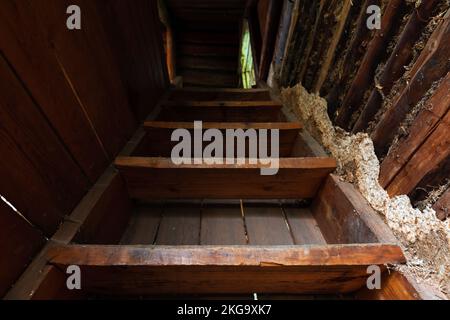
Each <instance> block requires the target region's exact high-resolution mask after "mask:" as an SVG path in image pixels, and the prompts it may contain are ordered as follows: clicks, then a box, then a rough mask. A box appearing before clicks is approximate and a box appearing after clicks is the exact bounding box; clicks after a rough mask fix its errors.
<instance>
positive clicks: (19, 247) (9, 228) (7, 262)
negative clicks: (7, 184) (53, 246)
mask: <svg viewBox="0 0 450 320" xmlns="http://www.w3.org/2000/svg"><path fill="white" fill-rule="evenodd" d="M44 243H45V238H44V236H43V235H42V233H41V232H40V231H39V230H38V229H36V228H34V227H33V226H31V225H30V224H29V223H28V222H27V221H26V220H25V219H24V218H23V217H21V216H19V214H18V213H16V212H14V211H13V210H12V209H11V208H10V207H9V206H8V205H7V204H6V203H5V202H3V201H2V200H1V199H0V298H1V297H3V295H4V294H5V293H6V291H7V290H8V289H9V288H10V287H11V285H12V284H13V283H14V282H15V281H16V280H17V278H18V277H19V276H20V274H21V273H22V272H23V271H24V270H25V268H26V266H27V264H28V263H29V262H31V259H32V258H33V256H34V255H35V254H36V253H37V252H38V250H39V249H40V248H41V247H42V246H43V245H44Z"/></svg>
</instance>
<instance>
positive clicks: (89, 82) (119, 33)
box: [0, 0, 168, 296]
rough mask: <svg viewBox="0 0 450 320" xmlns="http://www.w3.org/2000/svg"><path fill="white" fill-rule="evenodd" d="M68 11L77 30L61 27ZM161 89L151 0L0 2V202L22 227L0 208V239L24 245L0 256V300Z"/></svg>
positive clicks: (164, 81) (160, 52)
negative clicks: (76, 11)
mask: <svg viewBox="0 0 450 320" xmlns="http://www.w3.org/2000/svg"><path fill="white" fill-rule="evenodd" d="M72 4H76V5H79V6H80V8H81V12H82V15H81V18H82V29H81V30H68V29H67V28H66V19H67V17H68V15H67V14H66V9H67V7H68V6H69V5H72ZM167 85H168V80H167V71H166V69H165V62H164V61H163V48H162V40H161V32H160V22H159V19H158V10H157V7H156V1H147V0H134V1H121V0H111V1H105V0H95V1H92V0H73V1H72V0H71V1H66V0H2V1H1V2H0V87H1V90H0V155H1V165H0V177H1V179H0V195H2V196H4V197H5V198H6V199H8V201H10V202H11V203H12V204H13V205H14V206H15V207H16V208H17V209H18V210H19V211H20V213H21V214H22V215H23V217H25V218H26V219H27V220H28V222H27V221H25V219H24V218H23V217H21V216H20V215H18V214H17V213H15V212H14V211H13V210H10V209H9V208H5V209H1V210H0V220H2V223H1V224H0V228H1V230H0V234H1V235H2V237H3V236H4V237H9V236H11V237H13V241H14V243H19V244H21V245H23V246H24V247H23V248H24V249H23V250H22V249H21V251H20V252H19V253H18V254H16V253H15V252H14V254H11V250H0V261H2V265H1V266H0V269H1V270H3V269H7V270H13V271H12V272H13V274H11V275H10V276H9V277H0V296H2V294H3V293H4V290H5V289H6V288H8V287H9V286H10V285H11V284H12V283H13V281H14V280H16V278H17V276H18V275H20V273H21V271H23V269H24V268H25V267H26V263H27V261H29V260H30V257H31V256H32V255H33V254H34V253H36V250H38V249H39V248H40V246H41V244H43V241H42V240H43V239H44V236H46V237H51V236H52V235H53V234H54V232H55V231H56V230H57V228H58V226H59V225H60V223H61V222H62V221H63V220H64V217H65V216H66V215H68V214H70V213H71V211H72V210H73V209H74V208H75V206H76V205H77V204H78V203H79V201H80V200H81V198H82V197H83V196H84V195H85V194H86V193H87V191H88V190H89V189H90V188H91V187H92V185H93V184H94V183H95V182H96V181H97V179H98V178H99V177H100V175H101V174H102V173H103V172H104V171H105V169H106V168H107V166H108V165H109V164H110V163H111V162H112V160H113V159H114V158H115V156H116V155H117V153H118V152H119V151H120V150H121V148H122V147H123V146H124V145H125V143H126V142H127V141H128V139H129V138H130V137H131V136H132V134H133V133H134V131H135V130H136V128H137V125H138V123H139V122H140V120H142V119H143V118H145V116H146V115H147V114H148V113H149V112H150V111H151V110H152V108H153V106H154V105H155V103H156V101H157V100H158V99H159V97H160V95H161V94H162V93H163V91H164V90H165V88H166V87H167ZM1 203H2V202H1V201H0V205H1ZM1 206H3V205H1ZM3 221H5V223H3ZM16 225H17V227H16ZM5 230H6V232H5ZM9 231H11V232H9ZM13 231H14V232H13ZM37 240H39V241H37ZM7 241H8V240H7V239H6V238H5V239H3V238H2V242H7ZM31 242H32V243H31ZM27 246H28V247H27ZM18 247H20V246H19V245H18ZM2 248H3V247H2ZM5 263H6V265H5ZM2 273H3V271H2Z"/></svg>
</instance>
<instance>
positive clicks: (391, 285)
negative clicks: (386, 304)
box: [355, 270, 436, 300]
mask: <svg viewBox="0 0 450 320" xmlns="http://www.w3.org/2000/svg"><path fill="white" fill-rule="evenodd" d="M355 296H356V299H357V300H422V299H423V300H430V299H433V298H432V297H431V296H430V294H429V293H428V292H426V291H425V290H424V289H423V288H421V287H419V286H418V285H417V283H415V281H414V280H413V279H411V277H410V276H405V275H403V274H401V273H400V272H398V271H395V270H391V271H390V272H389V273H385V274H384V276H383V278H382V280H381V289H380V290H369V289H367V288H362V289H361V290H359V291H358V292H357V293H356V295H355ZM434 299H436V297H434Z"/></svg>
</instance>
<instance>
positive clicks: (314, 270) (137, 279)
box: [47, 244, 405, 295]
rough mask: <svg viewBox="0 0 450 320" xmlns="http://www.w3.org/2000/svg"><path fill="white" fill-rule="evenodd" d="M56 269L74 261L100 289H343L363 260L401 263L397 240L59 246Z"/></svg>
mask: <svg viewBox="0 0 450 320" xmlns="http://www.w3.org/2000/svg"><path fill="white" fill-rule="evenodd" d="M47 256H48V259H49V261H50V263H51V264H53V265H55V266H57V267H58V268H65V267H66V266H68V265H78V266H80V267H81V269H82V272H83V275H84V284H85V285H84V290H86V291H87V292H95V293H102V294H122V295H123V294H129V295H145V294H152V293H153V294H155V293H156V294H165V293H167V294H192V293H198V294H203V293H214V294H228V293H233V294H234V293H254V292H258V293H283V294H286V293H287V294H290V293H348V292H354V291H356V290H358V289H360V288H361V287H362V286H364V285H365V283H366V280H367V266H369V265H380V266H382V268H384V264H394V263H402V262H404V261H405V258H404V256H403V254H402V251H401V249H400V248H399V247H398V246H393V245H383V244H369V245H350V246H349V245H347V246H306V247H303V246H296V247H292V246H291V247H289V246H283V247H247V246H238V247H236V246H233V247H226V246H220V247H208V246H207V247H205V246H195V247H181V248H180V247H178V248H177V247H164V246H162V247H161V246H156V247H139V246H134V247H126V246H76V245H72V246H58V247H56V248H54V249H51V250H50V251H49V252H48V255H47Z"/></svg>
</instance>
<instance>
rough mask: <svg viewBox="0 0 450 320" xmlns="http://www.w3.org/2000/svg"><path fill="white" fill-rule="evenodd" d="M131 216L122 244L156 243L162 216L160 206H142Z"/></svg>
mask: <svg viewBox="0 0 450 320" xmlns="http://www.w3.org/2000/svg"><path fill="white" fill-rule="evenodd" d="M135 211H136V212H135V213H134V215H133V216H132V218H131V222H130V224H129V226H128V228H127V230H126V231H125V233H124V235H123V237H122V240H121V242H120V243H121V244H124V245H135V244H142V245H144V244H154V243H155V241H156V234H157V232H158V227H159V224H160V222H161V217H162V207H160V206H140V207H139V208H137V209H136V210H135Z"/></svg>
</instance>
